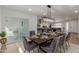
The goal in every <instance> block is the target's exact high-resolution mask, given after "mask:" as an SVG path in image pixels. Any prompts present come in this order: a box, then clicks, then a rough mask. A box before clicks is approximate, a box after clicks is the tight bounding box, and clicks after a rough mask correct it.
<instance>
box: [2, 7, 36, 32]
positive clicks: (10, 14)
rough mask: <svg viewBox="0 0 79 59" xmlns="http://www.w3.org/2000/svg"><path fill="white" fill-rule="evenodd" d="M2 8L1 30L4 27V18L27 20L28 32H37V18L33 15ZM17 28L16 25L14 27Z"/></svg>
mask: <svg viewBox="0 0 79 59" xmlns="http://www.w3.org/2000/svg"><path fill="white" fill-rule="evenodd" d="M1 8H2V11H1V12H2V21H3V23H2V27H1V28H2V29H4V28H3V27H4V26H5V25H6V24H5V22H6V21H5V20H6V17H14V18H17V19H28V20H29V31H30V30H35V31H36V32H37V16H34V15H29V14H27V13H23V12H20V11H17V10H12V9H8V8H5V7H1ZM15 26H17V25H15Z"/></svg>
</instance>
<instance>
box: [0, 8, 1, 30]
mask: <svg viewBox="0 0 79 59" xmlns="http://www.w3.org/2000/svg"><path fill="white" fill-rule="evenodd" d="M0 32H1V8H0Z"/></svg>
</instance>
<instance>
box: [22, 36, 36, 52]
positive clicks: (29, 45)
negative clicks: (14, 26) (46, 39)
mask: <svg viewBox="0 0 79 59" xmlns="http://www.w3.org/2000/svg"><path fill="white" fill-rule="evenodd" d="M23 44H24V49H25V50H24V53H25V52H26V51H28V52H29V53H30V52H31V51H34V49H35V48H36V47H37V45H36V44H35V43H33V42H31V43H29V42H27V39H26V38H25V37H23Z"/></svg>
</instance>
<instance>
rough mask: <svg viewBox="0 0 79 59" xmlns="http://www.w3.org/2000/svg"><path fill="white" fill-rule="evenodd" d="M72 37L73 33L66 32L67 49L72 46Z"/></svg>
mask: <svg viewBox="0 0 79 59" xmlns="http://www.w3.org/2000/svg"><path fill="white" fill-rule="evenodd" d="M70 39H71V33H70V32H69V33H65V44H66V49H68V47H70V43H69V42H70Z"/></svg>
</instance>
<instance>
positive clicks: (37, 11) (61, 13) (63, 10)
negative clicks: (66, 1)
mask: <svg viewBox="0 0 79 59" xmlns="http://www.w3.org/2000/svg"><path fill="white" fill-rule="evenodd" d="M4 6H5V7H7V8H11V9H14V10H18V11H21V12H25V13H28V14H32V15H37V16H44V15H46V14H47V7H46V5H4ZM75 10H77V11H78V10H79V6H78V5H52V8H51V14H52V17H55V18H57V19H69V18H75V17H76V16H78V14H79V13H75V12H74V11H75Z"/></svg>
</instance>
